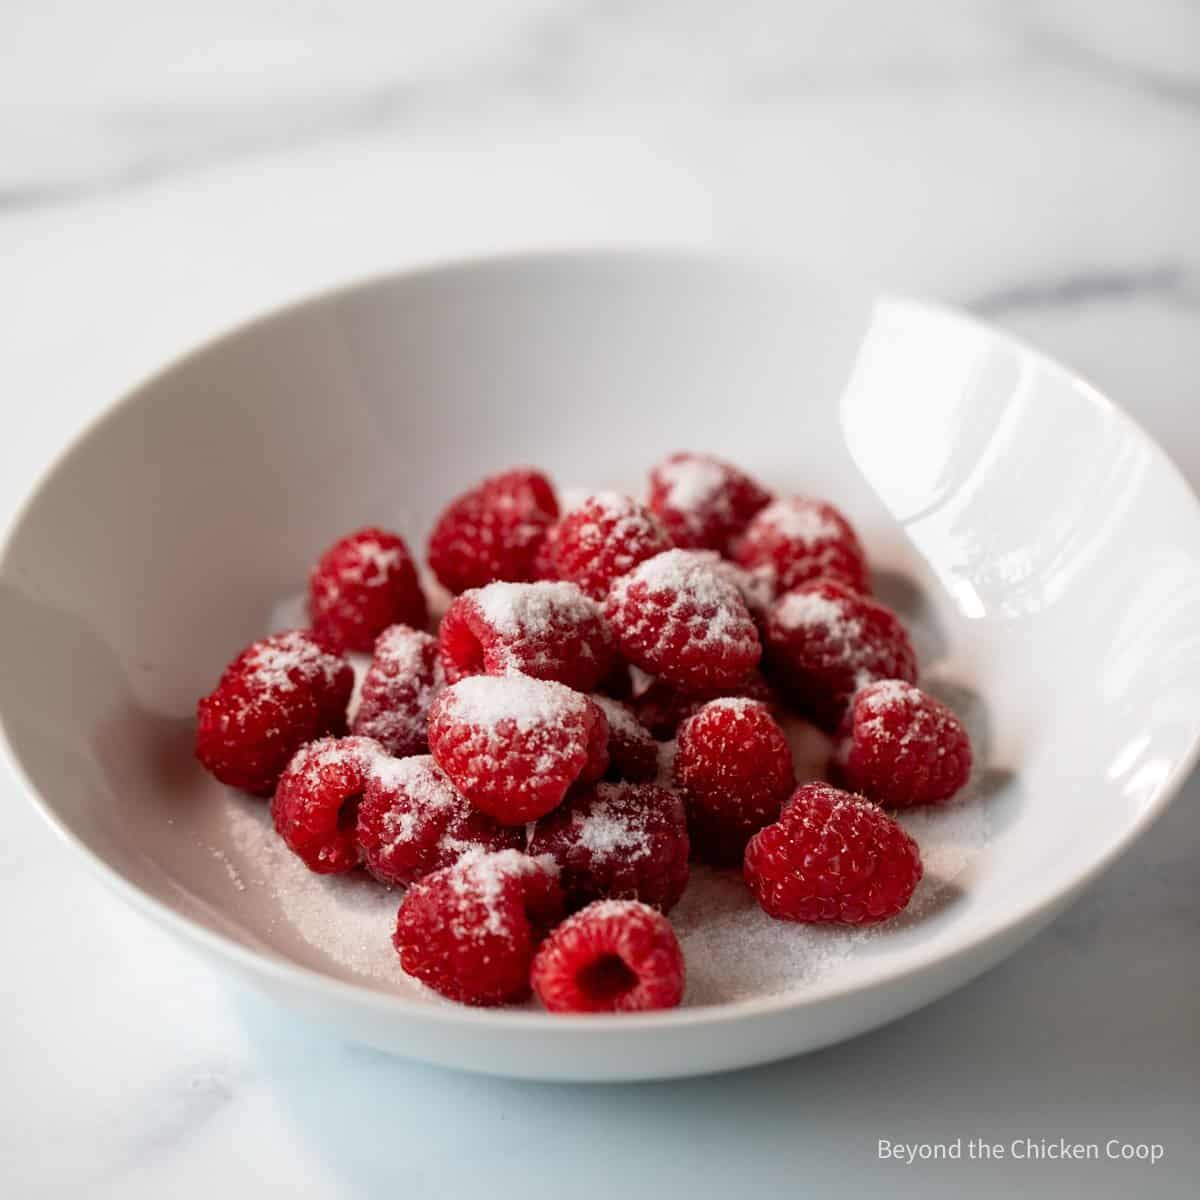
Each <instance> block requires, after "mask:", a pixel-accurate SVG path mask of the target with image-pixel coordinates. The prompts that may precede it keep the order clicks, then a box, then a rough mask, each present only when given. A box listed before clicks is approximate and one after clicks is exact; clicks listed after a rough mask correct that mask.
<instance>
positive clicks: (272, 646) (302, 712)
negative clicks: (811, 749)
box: [196, 453, 971, 1012]
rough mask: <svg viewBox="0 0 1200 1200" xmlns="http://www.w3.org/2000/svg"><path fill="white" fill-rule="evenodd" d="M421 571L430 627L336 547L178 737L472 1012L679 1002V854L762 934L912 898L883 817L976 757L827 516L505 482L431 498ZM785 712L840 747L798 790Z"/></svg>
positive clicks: (853, 545) (394, 558) (533, 481)
mask: <svg viewBox="0 0 1200 1200" xmlns="http://www.w3.org/2000/svg"><path fill="white" fill-rule="evenodd" d="M428 563H429V567H430V569H431V571H432V573H433V575H434V576H435V577H436V579H437V581H438V583H439V584H440V585H441V587H442V588H443V589H444V590H445V591H446V592H448V593H449V595H450V596H451V597H452V599H450V601H449V604H448V606H447V607H445V611H444V612H443V613H442V614H441V616H440V620H437V621H435V622H431V619H430V609H431V605H430V603H429V600H428V598H427V596H426V592H425V589H424V588H423V586H422V583H421V576H420V573H419V571H418V569H417V565H416V563H415V562H414V560H413V558H412V555H411V554H410V552H409V549H408V546H407V545H406V544H405V542H404V540H403V539H402V538H401V537H399V536H398V535H397V534H395V533H392V532H389V531H387V530H383V529H377V528H368V529H363V530H359V531H358V532H356V533H352V534H350V535H348V536H347V537H344V538H342V539H341V540H340V541H338V542H337V543H336V544H335V545H333V546H332V547H330V548H329V549H328V550H327V551H326V552H325V554H324V555H322V556H321V558H320V559H319V560H318V561H317V563H316V565H315V566H314V568H313V570H312V574H311V577H310V579H309V618H310V628H308V629H305V630H293V631H290V632H286V633H280V634H275V635H273V636H271V637H268V638H266V639H264V640H262V641H258V642H255V643H253V644H252V645H251V646H249V647H247V648H246V649H245V650H243V651H242V653H241V654H239V655H238V656H237V657H236V658H235V659H234V660H233V662H232V663H230V665H229V666H228V667H227V668H226V670H225V672H224V674H223V675H222V676H221V679H220V681H219V683H218V684H217V686H216V688H215V689H214V690H213V691H212V692H211V693H210V694H209V695H207V696H205V697H204V698H203V699H202V700H201V701H200V702H199V706H198V713H197V734H196V755H197V757H198V758H199V760H200V762H201V763H202V764H203V765H204V766H205V767H206V768H207V769H208V770H209V771H210V772H211V773H212V774H213V775H214V776H215V777H216V778H217V779H218V780H220V781H221V782H222V783H225V784H228V785H229V786H231V787H235V788H239V789H242V790H244V791H247V792H251V793H253V794H255V795H259V796H263V797H270V804H271V815H272V819H273V823H274V827H275V829H276V831H277V832H278V834H279V836H280V837H281V838H282V839H283V840H284V842H285V843H286V844H287V846H288V847H289V848H290V849H291V850H292V851H293V852H294V853H295V854H296V855H297V856H298V857H299V858H300V859H301V860H302V861H303V862H304V863H305V864H306V865H307V866H308V867H309V869H311V870H312V871H315V872H319V873H322V874H344V873H349V872H367V873H369V874H370V875H371V876H373V877H374V878H375V879H377V880H378V881H379V882H380V884H381V885H386V886H388V887H394V888H399V889H403V898H402V899H401V901H400V904H399V910H398V913H397V918H396V924H395V928H394V930H393V931H392V941H393V944H394V946H395V950H396V953H397V955H398V956H399V960H400V964H401V966H402V968H403V970H404V971H405V972H407V973H408V974H409V975H411V976H413V977H414V978H416V979H417V980H419V981H421V982H422V983H424V984H425V985H427V986H428V987H430V988H432V989H434V990H435V991H437V992H439V993H440V994H442V995H443V996H446V997H449V998H451V999H454V1000H458V1001H460V1002H462V1003H466V1004H476V1005H495V1004H509V1003H516V1002H520V1001H523V1000H525V999H527V998H528V996H529V995H530V993H531V992H532V993H535V994H536V995H537V997H538V998H539V999H540V1001H541V1003H542V1004H543V1005H544V1006H545V1008H546V1009H547V1010H549V1011H552V1012H627V1011H637V1010H645V1009H654V1008H667V1007H671V1006H673V1005H677V1004H679V1003H680V1001H681V1000H682V998H683V993H684V962H683V955H682V953H681V951H680V947H679V942H678V940H677V938H676V936H675V933H674V931H673V929H672V927H671V923H670V921H669V920H668V917H667V914H668V913H669V912H670V911H671V909H672V907H673V906H674V905H675V904H676V903H677V902H678V900H679V898H680V896H681V895H682V894H683V892H684V889H685V888H686V887H687V885H688V876H689V866H690V863H691V862H692V861H701V862H704V863H706V864H709V865H710V866H712V867H714V868H733V869H738V870H740V871H741V873H742V876H743V878H744V879H745V883H746V886H747V887H748V888H749V889H750V891H751V893H752V894H753V896H754V898H755V899H756V900H757V902H758V903H759V905H761V907H762V908H763V910H764V911H765V912H766V913H768V914H769V915H770V916H771V917H774V918H777V919H778V920H781V921H800V922H842V923H846V924H851V925H861V924H866V923H872V922H879V921H885V920H887V919H888V918H891V917H894V916H895V915H896V914H897V913H899V912H901V911H902V910H903V909H904V908H905V906H906V905H907V904H908V903H909V900H910V898H911V897H912V894H913V891H914V889H915V888H916V886H917V884H918V882H919V881H920V879H921V872H922V867H921V856H920V852H919V850H918V847H917V845H916V843H915V842H914V841H913V839H912V838H911V837H910V836H909V835H908V834H907V833H906V832H905V831H904V829H903V828H902V827H901V826H900V825H899V824H897V823H896V821H895V820H894V819H893V818H892V817H891V816H890V815H889V814H888V811H887V810H889V809H890V810H898V809H907V808H910V807H913V806H916V805H939V804H944V803H945V802H946V801H948V800H950V799H951V797H953V796H954V795H955V794H956V793H958V792H959V791H960V789H961V788H962V787H963V786H964V784H965V783H966V782H967V778H968V776H969V774H970V771H971V746H970V742H969V739H968V737H967V733H966V731H965V730H964V728H963V726H962V724H961V723H960V722H959V720H958V718H957V717H956V716H955V715H954V714H953V713H952V712H951V711H950V710H949V709H948V708H947V707H945V706H944V705H943V704H942V703H940V702H939V701H938V700H936V699H934V698H933V697H932V696H930V695H928V694H927V693H925V692H923V691H921V689H920V688H918V687H917V686H916V681H917V660H916V655H915V654H914V652H913V647H912V643H911V642H910V640H909V636H908V634H907V632H906V631H905V629H904V626H903V625H902V624H901V622H900V621H899V620H898V619H897V617H896V616H895V614H893V613H892V612H891V611H889V610H888V609H887V608H886V607H885V606H884V605H883V604H881V603H880V602H879V601H878V600H876V599H874V598H873V597H872V595H871V593H870V573H869V570H868V566H867V560H866V557H865V555H864V552H863V548H862V545H861V543H860V542H859V539H858V536H857V535H856V533H855V531H854V529H853V528H852V527H851V525H850V523H849V522H848V521H847V520H846V518H845V517H844V516H843V515H842V514H841V513H840V512H838V510H837V509H836V508H834V507H833V506H832V505H830V504H828V503H826V502H824V501H822V500H817V499H811V498H808V497H803V496H772V495H771V493H770V492H768V491H767V490H766V489H765V488H764V487H763V486H762V485H761V484H760V483H758V482H757V481H756V480H754V479H752V478H751V477H750V476H749V475H747V474H746V473H745V472H743V471H741V470H739V469H738V468H736V467H734V466H732V465H730V464H729V463H726V462H723V461H722V460H720V459H718V458H715V457H712V456H711V455H706V454H691V453H679V454H673V455H671V456H670V457H668V458H667V459H665V460H664V461H663V462H660V463H659V464H658V465H657V466H655V467H654V469H653V470H652V471H651V472H650V479H649V488H648V493H647V497H646V499H645V501H640V500H637V499H635V498H633V497H631V496H627V495H623V494H620V493H617V492H607V491H602V492H597V493H595V494H592V495H589V496H586V497H583V498H581V499H580V500H579V501H578V503H576V504H574V506H573V507H571V508H570V509H569V511H563V510H562V508H561V507H560V504H559V501H558V498H557V496H556V493H555V490H554V488H553V487H552V485H551V483H550V481H549V480H548V479H547V478H546V477H545V476H544V475H543V474H541V473H540V472H538V471H534V470H514V471H509V472H506V473H504V474H501V475H496V476H493V477H491V478H488V479H485V480H484V481H483V482H481V483H480V484H479V485H478V486H476V487H474V488H472V489H471V490H470V491H468V492H465V493H464V494H463V495H461V496H458V497H457V498H456V499H454V500H453V501H451V503H450V504H449V505H448V506H447V507H446V509H445V510H444V511H443V513H442V514H441V516H440V518H439V519H438V521H437V523H436V525H435V527H434V529H433V532H432V534H431V536H430V539H429V547H428ZM353 655H362V656H366V655H370V659H369V662H366V661H365V658H364V660H363V662H364V663H365V669H364V670H360V672H359V675H360V678H359V687H358V689H357V693H356V694H354V695H353V697H352V693H354V692H355V670H354V666H353V665H352V661H351V656H353ZM360 665H361V664H360ZM795 717H801V718H803V719H805V720H807V721H809V722H811V723H812V724H814V725H816V726H818V727H819V728H821V729H823V730H825V731H826V732H827V733H828V734H830V735H831V736H832V738H833V742H832V745H833V753H832V757H831V760H830V762H829V764H828V769H827V771H826V772H825V774H826V776H827V778H823V779H797V776H796V769H795V766H794V763H793V759H792V752H791V749H790V746H789V741H788V737H787V736H786V734H785V730H784V727H783V725H782V724H781V721H782V720H783V719H784V718H789V719H791V718H795ZM382 936H385V933H384V931H381V937H382Z"/></svg>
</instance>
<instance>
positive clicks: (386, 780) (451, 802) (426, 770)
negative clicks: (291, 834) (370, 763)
mask: <svg viewBox="0 0 1200 1200" xmlns="http://www.w3.org/2000/svg"><path fill="white" fill-rule="evenodd" d="M355 840H356V841H357V843H358V849H359V853H360V855H361V857H362V860H363V863H364V865H365V866H366V868H367V870H368V871H370V872H371V874H372V875H374V876H375V878H376V879H378V880H381V881H382V882H383V883H391V884H410V883H415V882H416V881H417V880H418V879H420V878H422V877H423V876H425V875H429V874H430V873H432V872H433V871H440V870H442V868H443V867H451V866H453V865H454V864H455V863H456V862H458V860H459V859H460V858H462V856H463V855H464V854H467V853H469V852H470V851H472V850H523V849H524V848H525V831H524V830H523V829H520V828H517V827H516V826H509V827H506V826H503V825H497V824H496V822H495V821H493V820H492V819H491V817H489V816H486V815H485V814H484V813H481V812H478V811H477V810H476V809H474V808H472V807H471V805H470V802H469V801H468V800H467V798H466V797H465V796H463V795H462V794H461V793H460V792H459V791H458V790H457V788H455V786H454V784H452V783H451V782H450V780H449V779H448V778H447V777H446V774H445V772H444V771H443V770H442V769H441V767H439V766H438V765H437V763H435V762H434V761H433V759H432V757H430V756H429V755H428V754H419V755H415V756H413V757H411V758H385V759H381V760H380V761H379V762H377V763H376V764H375V766H374V768H373V769H372V771H371V776H370V778H369V779H368V780H367V786H366V790H365V791H364V792H363V798H362V802H361V803H360V804H359V806H358V824H357V827H356V830H355Z"/></svg>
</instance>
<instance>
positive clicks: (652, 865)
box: [529, 783, 688, 912]
mask: <svg viewBox="0 0 1200 1200" xmlns="http://www.w3.org/2000/svg"><path fill="white" fill-rule="evenodd" d="M529 853H530V854H549V855H550V856H551V857H552V858H553V859H554V861H555V862H557V863H558V866H559V872H560V873H559V882H560V883H561V884H562V888H563V892H564V894H565V896H566V900H567V907H568V908H580V907H582V906H583V905H584V904H587V903H588V902H589V901H592V900H599V899H604V898H611V897H617V898H623V899H633V900H641V901H642V902H643V903H645V904H652V905H654V906H655V907H656V908H660V909H662V911H663V912H668V911H670V909H671V908H673V907H674V905H675V904H676V903H677V902H678V900H679V897H680V896H682V895H683V889H684V888H685V887H686V886H687V881H688V833H687V821H686V819H685V817H684V811H683V804H682V802H681V801H680V799H679V797H678V796H676V795H675V793H674V792H671V791H668V790H667V789H666V788H661V787H656V786H655V785H654V784H650V783H640V784H639V783H600V784H597V785H596V786H595V787H594V788H592V789H588V790H585V791H581V792H578V793H576V794H574V795H572V796H570V797H569V798H568V799H567V800H566V801H565V802H564V803H563V804H561V805H560V806H559V807H558V808H556V809H555V810H554V811H553V812H552V813H550V814H549V815H548V816H545V817H543V818H542V819H541V820H540V821H538V823H537V825H536V826H534V830H533V836H532V837H531V838H530V840H529Z"/></svg>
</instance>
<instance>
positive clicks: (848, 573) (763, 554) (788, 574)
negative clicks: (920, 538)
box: [735, 496, 870, 593]
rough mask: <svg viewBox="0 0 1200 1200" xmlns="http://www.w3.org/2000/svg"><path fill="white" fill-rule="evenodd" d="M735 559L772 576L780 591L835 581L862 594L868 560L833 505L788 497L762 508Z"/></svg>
mask: <svg viewBox="0 0 1200 1200" xmlns="http://www.w3.org/2000/svg"><path fill="white" fill-rule="evenodd" d="M736 550H737V552H736V554H735V557H736V558H737V561H738V562H739V563H741V564H742V566H744V567H751V568H757V569H762V568H766V569H769V570H771V571H773V572H774V574H775V579H776V586H777V587H778V589H779V591H780V592H781V593H782V592H790V591H791V590H792V589H793V588H797V587H799V586H800V585H801V584H802V583H808V582H809V580H812V579H820V578H826V579H836V580H837V581H838V582H839V583H844V584H845V585H846V586H847V587H848V588H852V589H853V590H854V591H856V592H867V591H869V590H870V588H869V585H868V579H869V574H868V568H867V556H866V554H865V553H864V552H863V548H862V543H861V542H859V540H858V535H857V534H856V533H855V532H854V528H853V527H852V526H851V524H850V522H849V521H847V520H846V518H845V517H844V516H842V514H841V513H840V512H838V510H837V509H836V508H834V507H833V505H832V504H826V503H824V501H821V500H810V499H808V498H807V497H805V496H791V497H789V498H788V499H786V500H776V501H775V502H774V503H772V504H769V505H767V507H766V508H764V509H763V510H762V511H761V512H760V513H759V514H758V515H757V516H756V517H755V518H754V520H753V521H751V522H750V524H749V525H748V526H747V527H746V532H745V533H744V534H743V535H742V537H741V539H740V540H739V542H738V544H737V548H736Z"/></svg>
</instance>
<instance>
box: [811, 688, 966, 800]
mask: <svg viewBox="0 0 1200 1200" xmlns="http://www.w3.org/2000/svg"><path fill="white" fill-rule="evenodd" d="M833 765H834V770H835V772H836V774H837V776H838V778H839V780H841V781H843V782H845V784H846V785H847V786H848V787H850V788H853V789H854V790H855V791H856V792H862V793H863V795H864V796H867V797H869V798H870V799H872V800H874V801H876V802H877V803H879V804H883V805H886V806H887V807H888V808H911V807H912V806H913V805H916V804H941V803H943V802H944V801H946V800H949V799H950V797H951V796H953V795H954V793H955V792H957V791H958V790H959V789H960V788H961V787H962V786H963V785H964V784H965V783H966V782H967V778H968V776H969V775H970V774H971V741H970V739H969V738H968V737H967V731H966V730H965V729H964V728H963V726H962V722H961V721H959V719H958V717H956V716H955V715H954V713H952V712H951V711H950V709H948V708H947V707H946V706H945V705H944V704H942V703H941V701H939V700H935V699H934V698H933V697H932V696H927V695H926V694H925V693H924V692H923V691H921V690H920V688H916V687H913V685H912V684H911V683H905V682H904V681H903V680H901V679H885V680H883V681H881V682H879V683H872V684H869V685H868V686H867V687H865V688H863V689H862V691H860V692H858V693H857V695H855V697H854V700H853V702H852V703H851V705H850V708H849V710H848V711H847V713H846V718H845V720H844V721H843V722H842V728H841V731H840V741H839V744H838V747H837V751H836V753H835V755H834V763H833Z"/></svg>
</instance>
